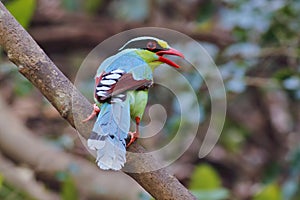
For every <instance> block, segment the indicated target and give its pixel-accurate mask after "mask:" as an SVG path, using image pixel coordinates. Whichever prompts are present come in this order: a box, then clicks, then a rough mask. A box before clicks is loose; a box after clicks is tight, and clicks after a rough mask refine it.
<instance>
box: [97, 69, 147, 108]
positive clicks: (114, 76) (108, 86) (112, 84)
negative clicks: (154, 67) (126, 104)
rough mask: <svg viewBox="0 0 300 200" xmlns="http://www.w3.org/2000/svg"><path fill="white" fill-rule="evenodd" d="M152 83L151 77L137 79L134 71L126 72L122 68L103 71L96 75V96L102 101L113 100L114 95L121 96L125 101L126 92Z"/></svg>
mask: <svg viewBox="0 0 300 200" xmlns="http://www.w3.org/2000/svg"><path fill="white" fill-rule="evenodd" d="M151 85H152V80H151V79H150V80H149V79H142V78H140V79H135V78H134V74H133V73H132V72H125V71H124V70H121V69H117V70H113V71H110V72H103V73H102V74H101V75H100V76H99V77H96V88H95V98H96V99H97V100H98V101H99V102H100V103H103V102H107V101H108V100H113V98H114V97H116V98H118V97H119V98H120V99H121V100H122V101H123V100H124V99H123V97H124V94H123V93H124V92H126V91H129V90H136V89H143V88H148V87H150V86H151ZM116 98H115V99H116Z"/></svg>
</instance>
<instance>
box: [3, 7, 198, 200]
mask: <svg viewBox="0 0 300 200" xmlns="http://www.w3.org/2000/svg"><path fill="white" fill-rule="evenodd" d="M0 45H1V46H2V47H3V48H4V50H5V51H6V52H7V55H8V58H9V59H10V60H11V61H12V62H13V63H15V64H16V65H17V66H18V68H19V71H20V73H22V74H23V75H24V76H25V77H26V78H27V79H28V80H29V81H31V82H32V83H33V84H34V85H35V86H36V87H37V88H38V89H39V90H40V91H41V92H42V94H43V95H44V96H45V97H46V98H47V99H48V100H49V101H50V103H52V105H53V106H54V107H55V108H56V109H57V110H58V111H59V113H60V114H61V116H62V117H63V118H65V119H66V120H67V121H68V122H69V123H70V124H71V125H72V126H73V127H75V121H74V119H76V120H78V122H77V123H76V127H75V128H76V129H77V130H78V131H79V132H80V134H81V135H82V136H83V137H84V138H87V137H88V136H89V132H90V130H91V126H92V124H91V123H87V124H83V123H79V122H80V121H81V120H83V118H85V117H86V116H87V115H88V114H89V113H90V112H91V110H92V106H91V104H90V103H89V102H88V101H87V100H86V99H85V98H84V97H83V96H82V95H81V94H80V93H79V92H78V91H77V90H76V88H75V87H74V86H73V84H72V83H71V82H70V81H69V80H68V79H67V78H66V77H65V76H64V75H63V74H62V72H61V71H60V70H59V69H58V68H57V67H56V66H55V64H54V63H53V62H52V61H51V60H50V59H49V58H48V56H47V55H46V54H45V53H44V52H43V50H42V49H40V47H39V46H38V45H37V44H36V42H35V41H34V40H33V39H32V38H31V36H30V35H29V34H28V33H27V32H26V31H25V30H24V29H23V28H22V27H21V26H20V25H19V23H17V21H16V20H15V19H14V18H13V17H12V16H11V14H10V13H9V12H8V11H7V10H6V8H5V7H4V5H3V4H2V3H0ZM72 100H73V101H72ZM72 106H73V107H74V108H75V107H76V112H74V111H73V110H72ZM72 111H73V112H72ZM75 115H76V116H75ZM129 150H130V151H133V152H145V149H144V148H143V147H142V146H140V145H139V144H137V143H135V144H133V145H132V146H131V148H130V149H129ZM127 160H128V163H127V165H130V166H131V167H135V168H136V170H135V171H140V168H145V167H146V165H147V164H150V165H156V163H157V162H156V161H155V160H154V159H153V157H151V156H149V157H146V158H141V159H139V158H138V157H136V158H134V160H132V158H131V157H130V156H127ZM127 174H128V175H129V176H131V177H132V178H134V179H135V180H136V181H137V182H138V183H139V184H140V185H141V186H142V187H144V188H145V189H146V190H147V191H148V192H149V193H150V194H151V195H152V196H153V197H154V198H155V199H196V198H195V197H194V196H193V195H192V194H191V193H190V192H189V191H188V190H187V189H186V188H185V187H184V186H182V185H181V184H180V183H179V181H178V180H177V179H176V178H175V177H173V176H172V175H170V174H168V173H167V171H166V170H165V169H160V170H157V171H153V172H149V173H136V174H133V173H127Z"/></svg>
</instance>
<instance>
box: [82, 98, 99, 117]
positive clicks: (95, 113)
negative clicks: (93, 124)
mask: <svg viewBox="0 0 300 200" xmlns="http://www.w3.org/2000/svg"><path fill="white" fill-rule="evenodd" d="M99 112H100V108H99V107H98V106H97V105H96V104H95V103H94V110H93V112H92V113H91V114H90V115H89V116H88V117H87V118H86V119H84V120H82V122H87V121H89V120H91V119H93V118H94V117H96V116H97V115H98V114H99Z"/></svg>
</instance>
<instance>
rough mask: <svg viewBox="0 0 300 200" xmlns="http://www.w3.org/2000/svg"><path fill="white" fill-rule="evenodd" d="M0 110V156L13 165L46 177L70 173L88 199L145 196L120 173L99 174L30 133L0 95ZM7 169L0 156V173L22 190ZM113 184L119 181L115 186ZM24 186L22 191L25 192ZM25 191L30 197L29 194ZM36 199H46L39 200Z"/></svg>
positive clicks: (91, 167)
mask: <svg viewBox="0 0 300 200" xmlns="http://www.w3.org/2000/svg"><path fill="white" fill-rule="evenodd" d="M0 110H1V112H0V152H3V154H5V155H8V156H9V157H11V158H13V159H14V160H15V161H17V162H20V163H26V164H27V165H28V166H30V167H31V168H32V169H34V171H35V172H37V173H38V174H45V175H46V176H49V177H55V174H56V173H57V172H69V173H70V175H71V176H72V178H73V180H74V181H75V183H76V186H77V189H78V190H79V191H80V195H82V196H84V197H88V198H90V199H118V197H120V196H122V197H123V198H124V199H133V200H135V199H138V198H137V197H138V194H141V193H143V192H144V191H143V190H142V189H141V188H140V187H139V185H138V184H136V183H135V182H134V181H133V180H132V179H130V177H128V176H126V175H124V174H122V173H121V172H117V173H116V172H111V171H101V170H99V168H98V167H97V166H96V165H95V164H94V163H91V162H89V161H87V160H84V159H82V158H79V157H76V156H74V155H72V154H70V153H66V152H64V151H63V150H61V149H58V148H56V147H54V146H53V145H51V144H49V143H46V142H45V141H43V140H42V139H41V138H40V137H38V136H36V135H34V134H33V133H31V132H30V130H28V128H26V127H25V126H24V125H23V124H22V122H21V121H20V120H19V119H18V118H17V117H16V116H14V115H13V114H12V113H11V110H10V109H9V108H8V107H7V105H6V104H5V102H4V100H3V99H2V98H1V95H0ZM28 147H31V148H28ZM2 160H3V159H2ZM53 160H55V162H53ZM6 166H7V164H5V163H4V162H1V153H0V171H1V173H3V174H4V176H6V175H7V176H9V177H10V178H11V179H12V182H11V183H16V184H14V185H16V186H17V187H20V188H22V186H23V185H22V184H21V183H22V180H20V181H19V182H21V183H20V184H21V185H20V184H18V181H17V180H15V179H14V177H13V175H10V174H9V172H10V171H11V170H10V171H9V170H8V169H7V167H6ZM74 167H75V168H76V170H75V171H74V170H72V168H73V169H74ZM2 169H3V170H2ZM4 170H7V171H4ZM12 170H13V169H12ZM5 172H7V173H5ZM16 175H18V174H16ZM13 180H15V182H13ZM115 180H118V183H116V182H115ZM124 184H130V185H131V189H130V191H128V189H127V188H124V187H121V186H122V185H124ZM25 185H26V184H25ZM27 185H28V184H27ZM27 185H26V187H24V189H26V190H27V188H28V186H27ZM30 185H31V184H30ZM37 189H38V188H36V190H37ZM99 189H101V192H99ZM32 190H33V191H34V190H35V189H34V188H32ZM27 191H28V192H29V193H31V192H30V191H31V190H27ZM33 191H32V192H33ZM37 199H46V198H41V197H40V198H37ZM47 199H50V198H47ZM52 199H53V198H52ZM57 199H58V198H57Z"/></svg>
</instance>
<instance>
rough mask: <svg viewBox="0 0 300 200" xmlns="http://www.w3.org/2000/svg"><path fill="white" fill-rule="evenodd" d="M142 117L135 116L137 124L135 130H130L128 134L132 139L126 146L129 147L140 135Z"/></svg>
mask: <svg viewBox="0 0 300 200" xmlns="http://www.w3.org/2000/svg"><path fill="white" fill-rule="evenodd" d="M140 121H141V119H140V118H139V117H136V118H135V124H136V129H135V132H129V133H128V135H130V141H129V142H128V144H127V145H126V147H129V146H130V145H131V144H132V143H133V142H134V141H136V139H138V138H139V137H140V132H139V125H140Z"/></svg>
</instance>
